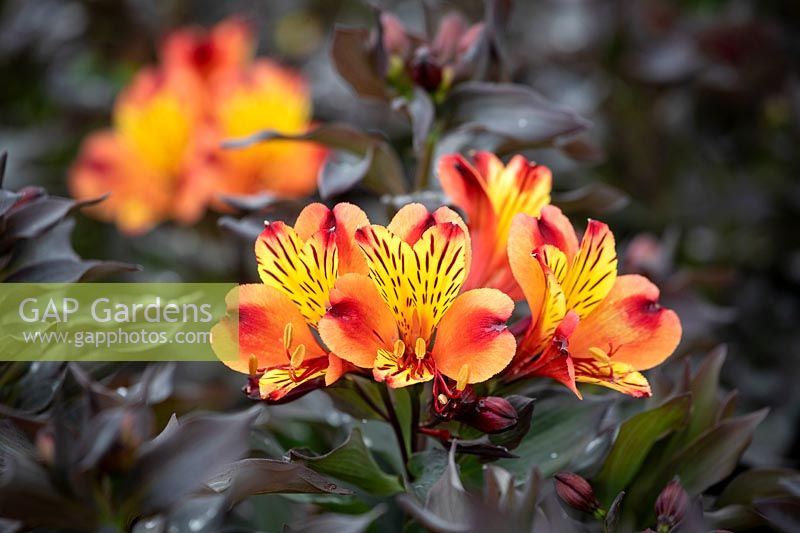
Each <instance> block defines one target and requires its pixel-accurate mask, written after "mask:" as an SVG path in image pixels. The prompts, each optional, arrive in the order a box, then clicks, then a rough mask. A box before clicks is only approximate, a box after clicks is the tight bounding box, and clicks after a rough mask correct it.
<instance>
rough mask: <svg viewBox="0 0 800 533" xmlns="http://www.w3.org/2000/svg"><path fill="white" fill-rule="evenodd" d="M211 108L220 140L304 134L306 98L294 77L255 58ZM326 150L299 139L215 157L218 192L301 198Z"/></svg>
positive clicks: (307, 113) (223, 86)
mask: <svg viewBox="0 0 800 533" xmlns="http://www.w3.org/2000/svg"><path fill="white" fill-rule="evenodd" d="M215 101H216V104H215V106H214V109H213V117H214V122H215V124H216V126H217V134H218V136H219V138H220V139H237V138H242V137H247V136H249V135H252V134H254V133H258V132H260V131H263V130H275V131H277V132H279V133H282V134H286V135H297V134H302V133H305V132H306V130H307V129H308V127H309V125H310V119H311V96H310V94H309V89H308V86H307V84H306V82H305V81H304V80H303V78H302V77H300V76H299V75H298V74H296V73H294V72H293V71H291V70H289V69H286V68H283V67H281V66H279V65H277V64H275V63H273V62H271V61H267V60H259V61H256V62H255V64H254V65H253V66H252V67H251V68H250V69H249V70H247V71H242V72H239V73H238V74H237V75H236V76H232V77H229V78H227V79H226V80H225V82H224V83H221V84H220V87H219V91H218V92H217V97H216V99H215ZM326 154H327V151H326V150H325V149H323V148H322V147H321V146H319V145H317V144H314V143H308V142H302V141H270V142H266V143H259V144H256V145H253V146H249V147H247V148H236V149H228V150H222V151H221V152H220V153H219V155H218V160H217V171H218V172H219V175H220V180H219V183H218V191H220V192H223V193H227V194H252V193H255V192H259V191H269V192H272V193H275V194H277V195H280V196H287V197H301V196H305V195H308V194H310V193H312V192H313V191H314V190H315V189H316V187H317V173H318V172H319V168H320V166H321V165H322V163H323V161H324V159H325V156H326Z"/></svg>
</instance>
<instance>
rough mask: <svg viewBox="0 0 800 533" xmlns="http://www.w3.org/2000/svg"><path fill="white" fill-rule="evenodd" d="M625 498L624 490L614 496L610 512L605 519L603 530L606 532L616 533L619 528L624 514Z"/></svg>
mask: <svg viewBox="0 0 800 533" xmlns="http://www.w3.org/2000/svg"><path fill="white" fill-rule="evenodd" d="M624 498H625V492H624V491H622V492H620V493H619V494H617V495H616V496H615V497H614V500H613V501H612V502H611V505H609V506H608V512H607V513H606V517H605V518H604V519H603V531H604V532H605V533H614V532H615V531H616V530H617V525H618V524H619V519H620V517H621V516H622V512H621V511H622V500H623V499H624Z"/></svg>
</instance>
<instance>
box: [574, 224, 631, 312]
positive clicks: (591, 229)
mask: <svg viewBox="0 0 800 533" xmlns="http://www.w3.org/2000/svg"><path fill="white" fill-rule="evenodd" d="M616 279H617V251H616V248H615V244H614V235H613V234H612V233H611V230H609V229H608V226H607V225H606V224H603V223H602V222H598V221H596V220H590V221H589V225H588V226H587V228H586V233H584V235H583V239H582V240H581V246H580V249H579V250H578V253H577V254H575V257H574V258H573V260H572V264H571V265H570V267H569V269H568V271H567V272H566V275H565V276H564V278H563V281H562V282H561V283H562V288H563V290H564V294H565V295H566V297H567V308H568V309H570V310H573V311H575V312H576V313H577V314H578V316H579V317H580V318H586V317H587V316H588V315H589V314H591V312H592V311H593V310H594V309H595V308H596V307H597V306H598V305H600V302H602V301H603V299H604V298H605V297H606V296H607V295H608V293H609V292H610V291H611V287H613V286H614V282H615V280H616Z"/></svg>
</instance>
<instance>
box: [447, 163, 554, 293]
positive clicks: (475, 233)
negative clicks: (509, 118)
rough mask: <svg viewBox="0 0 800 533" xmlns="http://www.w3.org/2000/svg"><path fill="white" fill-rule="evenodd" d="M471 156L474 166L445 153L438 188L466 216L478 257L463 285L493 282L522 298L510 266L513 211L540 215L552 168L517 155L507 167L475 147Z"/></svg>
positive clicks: (469, 286) (549, 186) (492, 285)
mask: <svg viewBox="0 0 800 533" xmlns="http://www.w3.org/2000/svg"><path fill="white" fill-rule="evenodd" d="M473 160H474V162H475V163H474V165H473V164H471V163H470V162H468V161H467V160H466V159H464V157H462V156H461V155H460V154H450V155H445V156H443V157H442V158H441V159H440V160H439V168H438V174H439V181H440V182H441V184H442V189H444V191H445V192H446V193H447V194H448V195H449V196H450V198H451V199H452V200H453V202H454V203H455V205H457V206H458V207H460V208H461V209H463V210H464V212H465V214H466V215H467V222H468V224H469V231H470V234H471V236H472V247H473V250H474V252H475V257H480V258H481V261H480V262H477V263H478V264H476V265H473V267H472V270H471V271H470V274H469V277H468V278H467V281H466V283H465V284H464V287H465V289H473V288H476V287H494V288H496V289H500V290H501V291H503V292H505V293H506V294H508V295H509V296H511V297H512V298H514V299H515V300H521V299H522V297H523V294H522V292H521V291H520V289H519V287H518V285H517V283H516V281H515V280H514V276H513V275H512V273H511V269H510V267H509V265H508V257H507V254H506V242H507V240H508V232H509V229H510V227H511V220H512V219H513V218H514V215H516V214H517V213H525V214H526V215H531V216H539V212H540V211H541V209H542V207H544V206H545V205H547V204H548V203H550V189H551V186H552V176H551V174H550V169H548V168H547V167H545V166H542V165H537V164H536V163H533V162H530V161H527V160H526V159H525V158H524V157H522V156H520V155H518V156H515V157H514V158H512V159H511V161H510V162H509V163H508V165H506V166H504V165H503V163H502V162H501V161H500V160H499V159H498V158H497V156H495V155H494V154H492V153H490V152H477V153H475V155H474V156H473Z"/></svg>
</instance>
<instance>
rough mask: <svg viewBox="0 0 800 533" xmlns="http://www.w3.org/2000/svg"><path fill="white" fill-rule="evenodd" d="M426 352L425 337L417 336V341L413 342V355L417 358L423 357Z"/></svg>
mask: <svg viewBox="0 0 800 533" xmlns="http://www.w3.org/2000/svg"><path fill="white" fill-rule="evenodd" d="M426 352H427V349H426V346H425V339H423V338H422V337H417V341H416V342H415V343H414V355H416V356H417V359H425V353H426Z"/></svg>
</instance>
